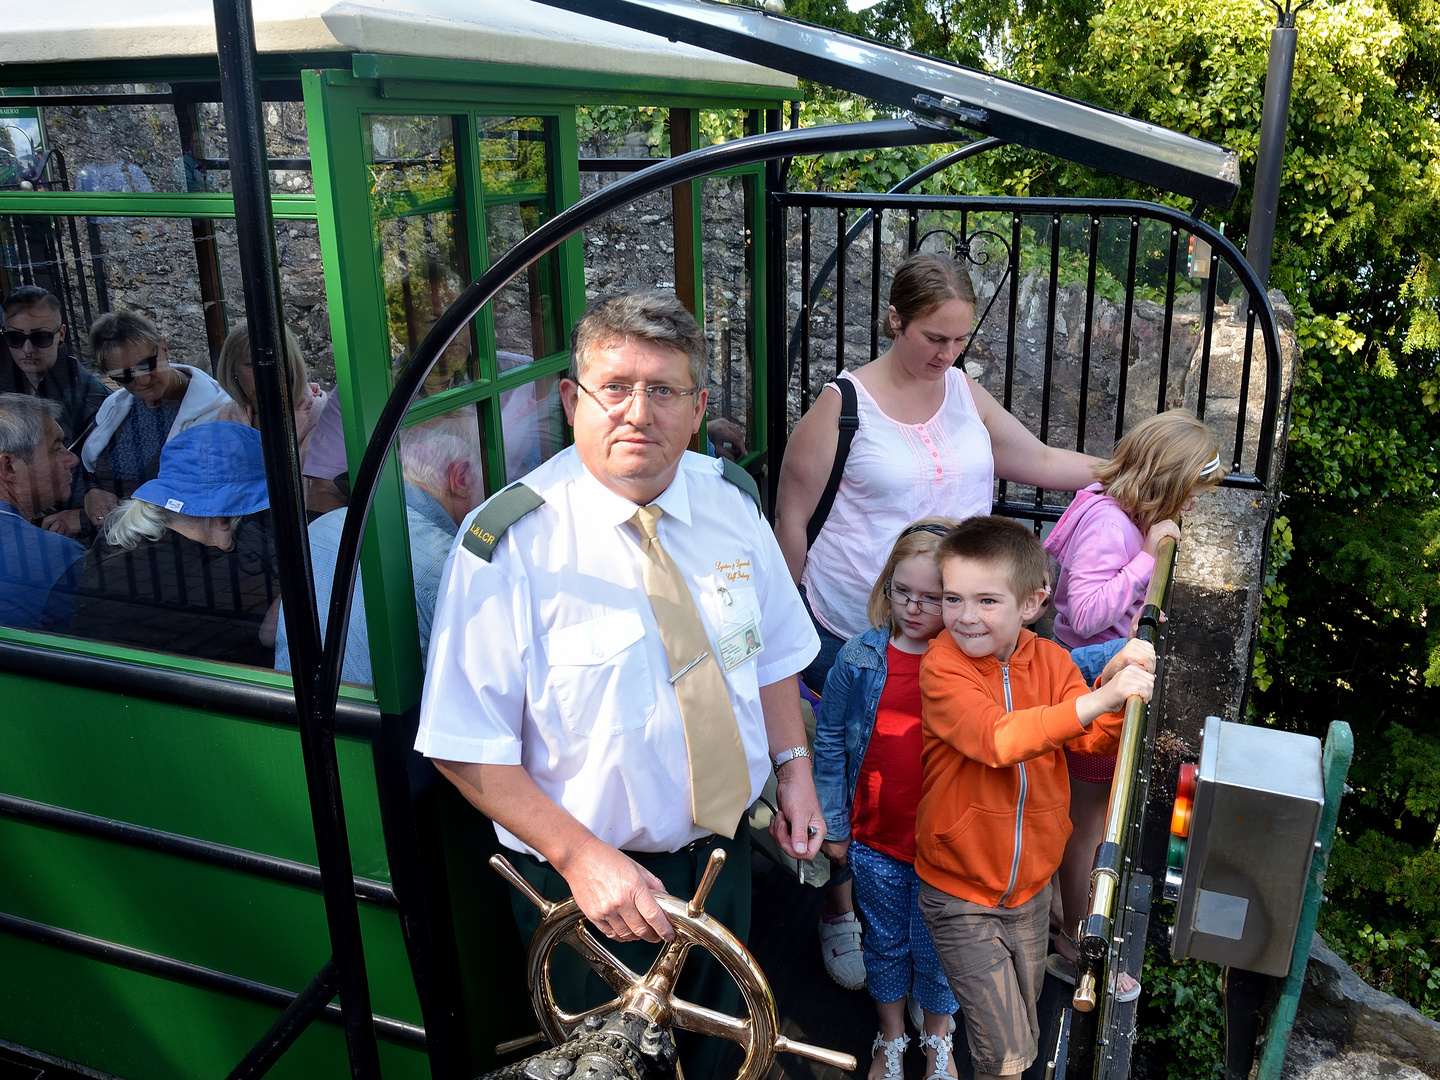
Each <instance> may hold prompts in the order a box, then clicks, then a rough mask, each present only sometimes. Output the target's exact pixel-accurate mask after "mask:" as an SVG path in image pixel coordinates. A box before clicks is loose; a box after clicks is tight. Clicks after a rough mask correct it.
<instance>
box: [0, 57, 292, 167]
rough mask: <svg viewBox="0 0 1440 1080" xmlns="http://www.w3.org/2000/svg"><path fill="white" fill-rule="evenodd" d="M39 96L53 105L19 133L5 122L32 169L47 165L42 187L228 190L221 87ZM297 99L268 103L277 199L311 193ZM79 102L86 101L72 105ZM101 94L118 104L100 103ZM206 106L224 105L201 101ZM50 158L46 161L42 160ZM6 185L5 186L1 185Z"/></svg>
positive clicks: (45, 91) (91, 89)
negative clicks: (97, 98) (82, 98)
mask: <svg viewBox="0 0 1440 1080" xmlns="http://www.w3.org/2000/svg"><path fill="white" fill-rule="evenodd" d="M272 89H273V88H272ZM38 92H39V94H40V95H41V96H45V97H54V98H56V104H54V105H46V106H40V107H39V108H31V109H28V110H24V111H25V112H27V113H28V114H29V116H28V117H26V119H29V120H30V123H28V124H15V125H13V129H12V125H11V124H10V122H9V120H7V119H6V118H3V117H0V122H4V123H5V126H6V128H7V130H6V131H5V132H4V133H3V134H4V135H8V136H9V141H11V142H14V141H19V142H21V143H23V144H24V146H23V148H22V150H21V154H20V155H19V156H21V157H30V156H32V155H33V157H34V158H35V161H34V162H33V163H32V168H34V167H35V166H37V165H40V164H43V170H40V169H37V170H36V171H37V172H38V175H37V176H34V177H30V178H29V179H30V180H31V182H34V183H36V186H40V184H43V185H44V186H45V187H47V188H49V189H51V190H59V191H94V192H105V193H142V194H146V193H151V192H160V193H164V194H177V193H181V192H201V191H216V192H229V191H230V190H231V188H230V173H229V169H230V163H229V151H228V148H227V144H226V139H225V126H224V114H223V111H222V108H221V105H220V104H219V101H218V88H217V87H215V86H213V85H205V84H193V85H187V84H177V85H174V86H172V85H169V84H165V83H149V84H145V83H138V84H125V85H108V86H103V85H102V86H48V87H42V88H40V90H39V91H38ZM267 92H269V91H267ZM282 92H283V91H282ZM294 92H295V93H296V95H297V99H296V100H293V101H291V100H267V101H265V102H264V109H263V118H264V123H265V132H266V151H267V153H268V155H269V157H270V189H271V191H273V192H275V193H276V194H313V192H314V185H313V184H312V182H311V178H310V159H309V149H308V139H307V134H306V128H305V107H304V104H303V103H302V102H301V101H299V100H298V87H297V88H296V89H295V91H294ZM79 95H85V96H86V97H87V98H88V99H89V100H86V101H82V102H70V101H67V100H65V99H66V98H74V97H78V96H79ZM96 95H103V96H104V97H107V98H114V99H115V100H113V101H109V102H104V103H102V102H97V101H95V100H94V97H95V96H96ZM203 98H215V99H217V100H211V101H206V100H197V99H203ZM10 111H15V110H10ZM6 141H7V140H6V139H5V138H4V137H0V172H3V171H4V169H5V168H6V165H5V159H6V151H5V149H4V148H3V147H4V145H5V143H6ZM43 151H48V152H49V154H48V156H44V157H43V158H42V152H43ZM13 152H14V151H13V150H12V151H11V153H13ZM0 183H5V181H4V180H3V178H0Z"/></svg>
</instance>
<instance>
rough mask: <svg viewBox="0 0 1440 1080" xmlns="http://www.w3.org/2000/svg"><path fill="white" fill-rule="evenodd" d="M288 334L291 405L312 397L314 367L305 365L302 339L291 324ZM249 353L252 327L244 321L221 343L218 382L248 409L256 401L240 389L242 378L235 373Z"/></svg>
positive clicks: (286, 374)
mask: <svg viewBox="0 0 1440 1080" xmlns="http://www.w3.org/2000/svg"><path fill="white" fill-rule="evenodd" d="M284 337H285V359H284V364H285V376H286V378H287V379H288V381H289V383H290V404H291V406H292V407H294V406H295V405H296V404H298V403H299V402H301V401H304V400H305V398H306V397H307V396H308V395H307V394H306V388H307V387H308V386H309V384H310V369H309V368H307V367H306V366H305V354H304V353H302V352H301V351H300V339H299V338H297V337H296V336H295V332H294V331H293V330H291V329H290V327H288V326H287V327H285V333H284ZM248 356H250V328H249V327H248V326H246V325H245V324H244V323H241V324H240V325H239V326H237V327H235V329H233V330H231V331H230V333H228V334H226V335H225V344H223V345H221V346H220V355H219V357H217V358H216V360H215V381H216V382H218V383H219V384H220V385H221V386H223V387H224V388H225V392H226V393H227V394H229V395H230V397H231V398H233V399H234V400H235V401H238V402H239V403H240V404H241V405H244V406H245V407H246V408H248V409H254V408H255V402H253V401H246V400H245V392H244V391H243V390H241V389H240V380H239V379H238V378H236V375H235V369H236V368H237V367H239V366H240V361H241V360H244V359H245V358H246V357H248Z"/></svg>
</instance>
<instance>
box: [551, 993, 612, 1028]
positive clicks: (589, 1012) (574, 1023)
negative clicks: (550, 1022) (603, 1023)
mask: <svg viewBox="0 0 1440 1080" xmlns="http://www.w3.org/2000/svg"><path fill="white" fill-rule="evenodd" d="M623 1003H624V1002H623V1000H622V999H621V998H618V997H617V998H612V999H611V1000H610V1001H607V1002H606V1003H605V1004H604V1005H596V1006H595V1007H594V1008H593V1009H586V1010H585V1011H584V1012H578V1013H567V1012H566V1011H565V1010H564V1009H562V1008H560V1006H559V1005H556V1006H555V1018H556V1019H557V1020H559V1021H560V1026H561V1027H563V1028H564V1029H565V1032H566V1034H568V1035H573V1034H574V1033H575V1029H576V1028H578V1027H579V1026H580V1025H581V1024H583V1023H584V1022H585V1018H586V1017H587V1016H603V1015H604V1014H605V1013H608V1012H613V1011H614V1010H616V1009H618V1008H619V1007H620V1006H621V1005H622V1004H623Z"/></svg>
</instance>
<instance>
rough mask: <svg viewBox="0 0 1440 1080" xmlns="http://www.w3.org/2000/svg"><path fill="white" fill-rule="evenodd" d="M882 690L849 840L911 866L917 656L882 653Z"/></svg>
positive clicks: (916, 789) (890, 649) (916, 794)
mask: <svg viewBox="0 0 1440 1080" xmlns="http://www.w3.org/2000/svg"><path fill="white" fill-rule="evenodd" d="M885 663H886V667H887V671H886V677H885V688H884V689H883V690H881V691H880V704H879V706H878V708H877V709H876V712H875V730H874V732H872V733H871V735H870V744H869V746H867V747H866V748H865V760H864V761H863V762H861V764H860V776H859V779H858V780H857V781H856V784H855V803H854V806H853V807H852V808H851V811H850V835H851V836H853V837H854V838H855V839H856V840H858V841H860V842H861V843H862V844H864V845H865V846H866V847H868V848H873V849H874V850H875V851H883V852H884V853H885V854H886V855H889V856H890V857H891V858H892V859H899V860H900V861H901V862H907V863H913V862H914V861H915V808H916V807H918V806H919V805H920V778H921V773H922V770H921V767H920V741H921V740H920V655H919V654H915V653H907V652H902V651H901V650H900V649H897V648H895V646H894V645H887V646H886V647H885Z"/></svg>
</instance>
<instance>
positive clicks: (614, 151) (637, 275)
mask: <svg viewBox="0 0 1440 1080" xmlns="http://www.w3.org/2000/svg"><path fill="white" fill-rule="evenodd" d="M669 114H670V110H669V109H665V108H656V107H648V106H647V107H640V108H630V107H626V106H620V105H595V106H591V107H590V108H588V109H586V108H582V109H577V110H576V135H577V136H578V140H579V144H580V194H581V196H582V197H584V196H589V195H593V194H594V193H595V192H596V191H599V190H600V189H601V188H602V187H606V186H608V185H610V184H613V183H615V181H617V180H620V179H623V178H624V177H625V176H627V175H629V174H628V173H624V172H620V171H618V170H615V169H605V168H604V165H603V162H601V161H594V162H591V161H590V160H588V159H597V158H598V159H612V158H663V157H666V156H668V155H669V153H670V130H669V126H668V122H667V121H668V118H669ZM670 194H671V193H670V189H669V188H664V189H662V190H660V191H656V192H653V193H651V194H649V195H646V196H644V197H643V198H641V199H637V200H635V201H634V202H633V203H631V204H630V205H629V206H626V207H624V208H622V209H620V210H617V211H615V212H614V213H611V214H607V215H606V216H605V217H603V218H601V219H600V220H599V221H595V222H591V223H590V224H589V225H587V226H586V227H585V231H584V243H585V282H586V288H587V292H588V293H589V295H590V296H591V297H596V296H603V295H607V294H609V293H612V292H617V293H618V292H631V291H634V290H636V289H661V290H665V291H669V290H673V289H674V288H675V275H676V270H675V259H676V257H677V256H676V250H675V221H674V213H673V210H672V208H671V198H670ZM684 250H685V251H688V250H689V245H688V244H687V245H686V246H685V248H684Z"/></svg>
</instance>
